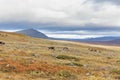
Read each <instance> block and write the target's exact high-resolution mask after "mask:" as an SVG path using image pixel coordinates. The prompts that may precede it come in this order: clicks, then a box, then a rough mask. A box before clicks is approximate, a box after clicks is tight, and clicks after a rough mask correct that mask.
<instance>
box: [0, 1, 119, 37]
mask: <svg viewBox="0 0 120 80" xmlns="http://www.w3.org/2000/svg"><path fill="white" fill-rule="evenodd" d="M28 28H34V29H37V30H39V31H41V32H43V33H45V34H46V35H47V36H49V37H56V38H72V39H73V38H74V39H77V38H80V39H83V38H94V37H102V36H120V0H0V30H3V31H10V32H11V31H17V30H21V29H28Z"/></svg>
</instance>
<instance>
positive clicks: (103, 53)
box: [0, 32, 120, 80]
mask: <svg viewBox="0 0 120 80" xmlns="http://www.w3.org/2000/svg"><path fill="white" fill-rule="evenodd" d="M0 41H2V42H5V45H0V75H1V76H0V79H1V80H7V79H8V80H21V79H22V80H28V79H29V80H91V79H92V80H109V79H110V78H111V80H116V76H118V75H119V66H120V65H119V59H120V57H119V56H120V54H119V53H120V47H118V46H104V45H93V44H87V43H81V42H71V41H61V40H47V39H41V38H33V37H29V36H26V35H23V34H18V33H10V32H0ZM51 47H52V48H54V49H52V48H51ZM111 64H114V66H113V65H111ZM103 75H105V76H106V77H104V76H103ZM9 76H10V78H9Z"/></svg>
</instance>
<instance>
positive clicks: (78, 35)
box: [39, 30, 120, 39]
mask: <svg viewBox="0 0 120 80" xmlns="http://www.w3.org/2000/svg"><path fill="white" fill-rule="evenodd" d="M39 31H40V32H43V33H45V34H46V35H47V36H49V37H54V38H70V39H85V38H96V37H105V36H119V35H120V32H119V31H110V33H109V32H107V31H102V32H101V31H88V30H76V31H54V32H51V31H48V30H39Z"/></svg>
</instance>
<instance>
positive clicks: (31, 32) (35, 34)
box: [17, 29, 48, 39]
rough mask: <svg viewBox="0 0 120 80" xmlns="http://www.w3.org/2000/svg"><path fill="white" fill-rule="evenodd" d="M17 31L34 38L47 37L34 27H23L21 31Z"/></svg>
mask: <svg viewBox="0 0 120 80" xmlns="http://www.w3.org/2000/svg"><path fill="white" fill-rule="evenodd" d="M17 33H21V34H25V35H28V36H31V37H36V38H46V39H47V38H48V37H47V36H46V35H45V34H43V33H41V32H39V31H37V30H35V29H25V30H21V31H17Z"/></svg>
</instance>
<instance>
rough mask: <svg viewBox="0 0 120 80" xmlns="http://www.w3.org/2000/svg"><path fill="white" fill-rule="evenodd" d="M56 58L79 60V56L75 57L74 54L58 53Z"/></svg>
mask: <svg viewBox="0 0 120 80" xmlns="http://www.w3.org/2000/svg"><path fill="white" fill-rule="evenodd" d="M56 58H57V59H64V60H75V61H79V59H78V58H76V57H73V56H67V55H58V56H57V57H56Z"/></svg>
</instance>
